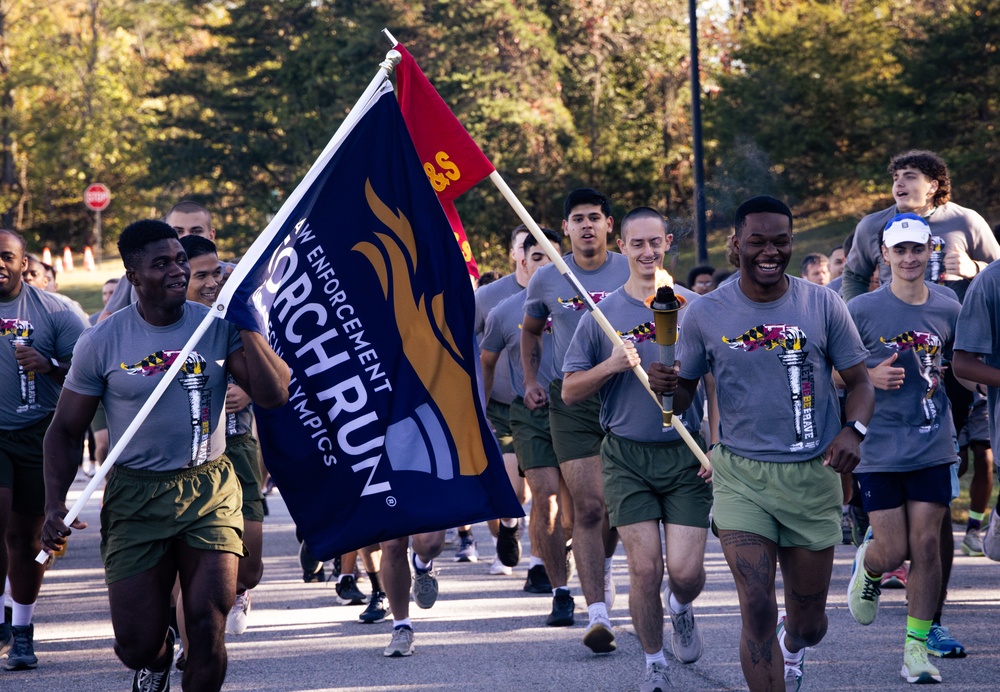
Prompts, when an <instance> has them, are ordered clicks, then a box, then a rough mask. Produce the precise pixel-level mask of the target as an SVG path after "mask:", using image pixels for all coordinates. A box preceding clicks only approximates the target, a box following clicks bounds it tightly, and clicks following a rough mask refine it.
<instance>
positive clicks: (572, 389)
mask: <svg viewBox="0 0 1000 692" xmlns="http://www.w3.org/2000/svg"><path fill="white" fill-rule="evenodd" d="M640 362H641V361H640V358H639V352H638V351H636V350H635V345H634V344H631V343H629V342H627V341H625V342H622V343H621V344H619V345H617V346H615V348H614V350H613V351H611V355H610V356H609V357H608V358H607V360H604V361H602V362H600V363H598V364H597V365H595V366H594V367H592V368H591V369H590V370H578V371H576V372H567V373H566V374H565V376H564V377H563V388H562V398H563V401H564V402H565V403H566V404H567V405H569V406H573V405H574V404H578V403H580V402H581V401H583V400H584V399H588V398H590V397H592V396H594V395H595V394H597V392H598V391H600V389H601V387H603V386H604V383H605V382H607V381H608V380H610V379H611V378H612V377H614V376H615V375H617V374H618V373H620V372H626V371H628V370H631V369H632V368H633V367H635V366H636V365H639V363H640Z"/></svg>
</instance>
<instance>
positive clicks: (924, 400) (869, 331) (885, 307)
mask: <svg viewBox="0 0 1000 692" xmlns="http://www.w3.org/2000/svg"><path fill="white" fill-rule="evenodd" d="M929 285H931V284H929ZM961 309H962V306H961V304H960V303H959V302H958V299H956V298H954V297H952V296H948V295H945V294H944V293H942V292H939V291H934V290H931V291H930V293H929V295H928V298H927V301H926V302H925V303H923V304H922V305H910V304H909V303H906V302H904V301H902V300H900V299H899V298H897V297H896V296H895V295H893V293H892V290H891V289H890V288H889V286H888V285H886V286H883V287H882V288H880V289H878V290H877V291H872V292H871V293H866V294H865V295H863V296H858V297H857V298H856V299H855V300H852V301H851V303H850V305H848V310H850V312H851V317H853V318H854V323H855V324H856V325H857V327H858V333H860V334H861V340H862V341H864V344H865V347H867V349H868V353H869V354H870V355H869V356H868V358H867V360H866V361H865V365H866V366H868V367H869V368H874V367H875V366H877V365H878V364H879V363H881V362H882V361H884V360H885V359H886V358H889V357H890V356H891V355H892V354H894V353H895V354H896V360H895V361H894V362H893V363H892V367H896V368H903V369H904V370H905V374H904V376H903V386H902V387H900V388H899V389H896V390H892V391H886V390H884V389H878V388H876V389H875V414H874V415H873V416H872V420H871V423H869V424H868V435H867V436H866V437H865V439H864V441H863V442H862V443H861V463H860V464H859V465H858V467H857V469H856V470H857V471H859V472H863V473H869V472H872V471H880V472H881V471H892V472H900V471H916V470H918V469H922V468H927V467H929V466H937V465H939V464H946V463H947V464H950V463H951V462H953V461H955V460H956V459H957V458H958V455H957V454H956V452H955V424H954V422H952V418H951V406H950V404H949V403H948V396H947V394H945V390H944V372H943V371H942V370H941V361H942V358H943V357H944V356H945V355H946V354H948V353H950V352H951V346H952V342H953V341H954V339H955V322H956V321H957V320H958V313H959V311H960V310H961Z"/></svg>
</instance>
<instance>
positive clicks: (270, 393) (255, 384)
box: [226, 329, 292, 408]
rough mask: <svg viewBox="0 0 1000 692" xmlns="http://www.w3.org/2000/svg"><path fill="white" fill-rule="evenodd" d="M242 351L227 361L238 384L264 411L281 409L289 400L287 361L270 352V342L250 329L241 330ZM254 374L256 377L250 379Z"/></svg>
mask: <svg viewBox="0 0 1000 692" xmlns="http://www.w3.org/2000/svg"><path fill="white" fill-rule="evenodd" d="M240 337H241V338H242V339H243V348H240V349H237V350H236V351H233V353H231V354H229V358H228V359H226V369H227V370H229V372H230V374H232V376H233V379H235V380H236V384H238V385H239V386H240V387H242V388H243V391H245V392H246V393H247V394H249V395H250V398H251V399H252V400H253V402H254V403H255V404H257V405H258V406H261V407H262V408H278V407H279V406H284V404H285V402H287V401H288V383H289V382H290V381H291V379H292V373H291V371H290V370H289V369H288V365H286V364H285V361H283V360H281V358H279V357H278V356H277V354H276V353H275V352H274V351H273V350H272V349H271V347H270V345H269V344H268V343H267V340H266V339H265V338H264V337H263V336H262V335H260V334H258V333H257V332H255V331H251V330H249V329H246V330H241V331H240ZM250 373H253V377H251V376H250Z"/></svg>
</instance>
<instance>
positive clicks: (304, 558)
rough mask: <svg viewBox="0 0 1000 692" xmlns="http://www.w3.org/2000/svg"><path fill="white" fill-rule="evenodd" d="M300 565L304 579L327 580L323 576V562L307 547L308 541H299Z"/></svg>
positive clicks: (309, 580) (306, 581)
mask: <svg viewBox="0 0 1000 692" xmlns="http://www.w3.org/2000/svg"><path fill="white" fill-rule="evenodd" d="M299 566H300V567H301V568H302V581H304V582H305V583H306V584H308V583H309V582H311V581H326V580H325V579H324V578H323V563H322V562H321V561H319V560H317V559H316V558H314V557H313V555H312V553H310V552H309V548H308V547H306V542H305V541H302V542H301V543H299Z"/></svg>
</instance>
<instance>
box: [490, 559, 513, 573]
mask: <svg viewBox="0 0 1000 692" xmlns="http://www.w3.org/2000/svg"><path fill="white" fill-rule="evenodd" d="M490 574H502V575H506V576H508V577H509V576H510V575H512V574H514V568H513V567H508V566H507V565H505V564H504V563H503V562H501V561H500V558H499V556H498V557H495V558H493V562H492V563H491V564H490Z"/></svg>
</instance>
